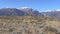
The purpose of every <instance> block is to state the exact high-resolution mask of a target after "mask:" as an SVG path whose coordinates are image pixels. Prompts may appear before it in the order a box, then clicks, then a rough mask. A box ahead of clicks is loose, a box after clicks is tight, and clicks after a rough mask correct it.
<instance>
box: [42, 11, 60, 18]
mask: <svg viewBox="0 0 60 34" xmlns="http://www.w3.org/2000/svg"><path fill="white" fill-rule="evenodd" d="M42 14H44V16H47V17H51V18H60V10H51V11H47V12H42Z"/></svg>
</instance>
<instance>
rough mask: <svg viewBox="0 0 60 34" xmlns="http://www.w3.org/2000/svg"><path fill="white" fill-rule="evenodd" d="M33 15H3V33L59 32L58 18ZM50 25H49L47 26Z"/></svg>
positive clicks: (1, 20) (0, 31) (43, 33)
mask: <svg viewBox="0 0 60 34" xmlns="http://www.w3.org/2000/svg"><path fill="white" fill-rule="evenodd" d="M49 19H50V18H48V17H45V18H43V17H33V16H14V17H13V16H4V17H3V16H1V17H0V33H1V34H53V33H54V34H58V32H59V31H60V28H59V27H60V25H59V24H60V23H59V21H58V19H50V20H49ZM47 26H48V27H47Z"/></svg>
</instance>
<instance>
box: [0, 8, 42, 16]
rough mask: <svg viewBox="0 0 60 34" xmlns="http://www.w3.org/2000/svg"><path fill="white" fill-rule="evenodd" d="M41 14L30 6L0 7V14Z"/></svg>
mask: <svg viewBox="0 0 60 34" xmlns="http://www.w3.org/2000/svg"><path fill="white" fill-rule="evenodd" d="M24 15H25V16H26V15H31V16H38V15H40V16H43V15H42V14H41V13H39V12H38V11H37V10H34V9H32V8H23V9H22V8H20V9H17V8H2V9H0V16H24Z"/></svg>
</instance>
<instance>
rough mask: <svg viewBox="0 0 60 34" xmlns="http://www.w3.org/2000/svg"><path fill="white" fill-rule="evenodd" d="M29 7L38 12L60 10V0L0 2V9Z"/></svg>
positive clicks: (5, 0) (10, 0)
mask: <svg viewBox="0 0 60 34" xmlns="http://www.w3.org/2000/svg"><path fill="white" fill-rule="evenodd" d="M6 7H9V8H21V7H30V8H33V9H37V10H38V11H40V12H41V11H45V10H54V9H60V0H0V8H6Z"/></svg>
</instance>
